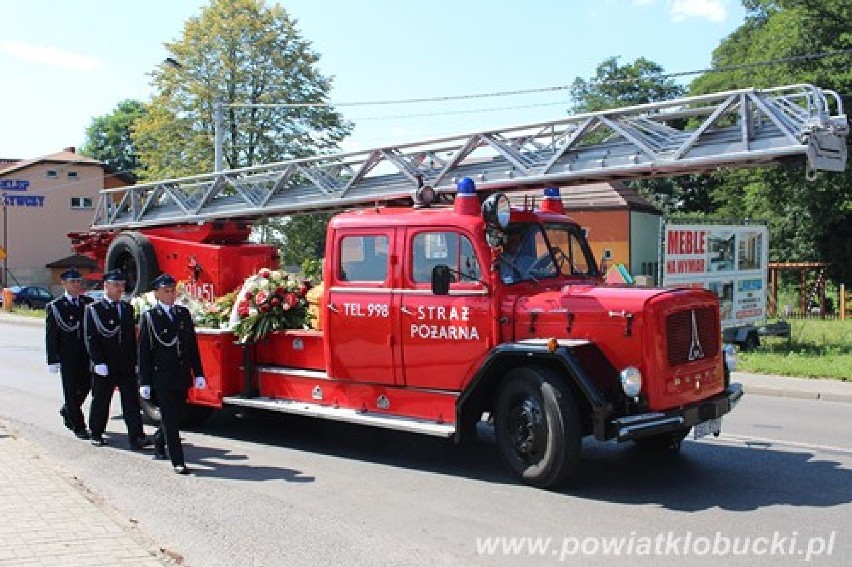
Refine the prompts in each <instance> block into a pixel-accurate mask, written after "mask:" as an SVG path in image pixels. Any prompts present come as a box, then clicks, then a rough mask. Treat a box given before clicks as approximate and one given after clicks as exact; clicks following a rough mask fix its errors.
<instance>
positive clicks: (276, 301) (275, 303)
mask: <svg viewBox="0 0 852 567" xmlns="http://www.w3.org/2000/svg"><path fill="white" fill-rule="evenodd" d="M269 303H270V304H271V305H272V307H278V306H279V305H281V298H280V297H278V296H277V295H273V296H272V299H270V300H269Z"/></svg>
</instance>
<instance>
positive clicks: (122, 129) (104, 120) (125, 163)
mask: <svg viewBox="0 0 852 567" xmlns="http://www.w3.org/2000/svg"><path fill="white" fill-rule="evenodd" d="M146 112H147V110H146V108H145V105H144V104H143V103H141V102H140V101H138V100H125V101H122V102H120V103H118V106H116V107H115V110H113V111H112V112H111V113H109V114H105V115H103V116H98V117H95V118H93V119H92V122H91V124H90V125H89V127H88V128H86V141H85V143H84V144H83V147H82V148H81V149H80V151H81V152H82V153H83V155H87V156H89V157H92V158H94V159H96V160H98V161H100V162H103V163H104V164H106V165H107V166H109V167H110V168H112V169H113V170H114V171H116V172H120V173H127V174H130V175H131V176H133V177H134V178H135V177H137V170H138V169H139V166H140V164H139V157H138V156H137V153H136V148H135V146H134V144H133V138H132V132H133V128H134V124H135V122H136V121H137V120H138V119H139V118H141V117H142V116H144V115H145V113H146Z"/></svg>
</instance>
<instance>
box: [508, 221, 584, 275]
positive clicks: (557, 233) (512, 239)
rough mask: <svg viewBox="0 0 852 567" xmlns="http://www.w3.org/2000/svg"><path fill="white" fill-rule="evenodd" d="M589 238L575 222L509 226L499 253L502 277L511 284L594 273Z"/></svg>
mask: <svg viewBox="0 0 852 567" xmlns="http://www.w3.org/2000/svg"><path fill="white" fill-rule="evenodd" d="M593 259H594V257H593V256H592V253H591V251H590V250H589V247H588V244H587V243H586V239H585V238H583V234H582V232H581V231H580V229H578V227H576V226H575V225H570V224H562V223H551V224H547V225H546V226H545V227H544V230H542V227H541V226H539V225H538V224H535V223H518V224H512V225H509V227H508V229H507V230H506V242H505V244H504V245H503V253H502V254H501V255H500V278H501V279H502V280H503V282H504V283H507V284H512V283H516V282H519V281H522V280H539V279H541V278H552V277H556V276H559V275H566V276H567V275H573V276H594V275H597V273H598V272H597V267H596V266H595V264H594V261H593Z"/></svg>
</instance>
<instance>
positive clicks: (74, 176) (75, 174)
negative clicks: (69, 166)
mask: <svg viewBox="0 0 852 567" xmlns="http://www.w3.org/2000/svg"><path fill="white" fill-rule="evenodd" d="M68 177H69V178H70V179H77V177H79V176H78V175H77V172H76V171H69V172H68Z"/></svg>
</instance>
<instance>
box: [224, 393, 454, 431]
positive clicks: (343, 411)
mask: <svg viewBox="0 0 852 567" xmlns="http://www.w3.org/2000/svg"><path fill="white" fill-rule="evenodd" d="M222 403H223V404H225V405H231V406H242V407H247V408H256V409H265V410H269V411H278V412H281V413H291V414H295V415H304V416H307V417H318V418H321V419H331V420H334V421H345V422H348V423H357V424H359V425H370V426H372V427H382V428H384V429H394V430H396V431H406V432H408V433H419V434H421V435H432V436H434V437H445V438H449V437H452V436H453V435H454V434H455V432H456V427H455V425H453V424H445V423H437V422H434V421H426V420H422V419H414V418H410V417H400V416H396V415H386V414H380V413H374V412H368V411H356V410H353V409H347V408H335V407H331V406H323V405H319V404H310V403H305V402H296V401H292V400H274V399H272V398H241V397H238V396H228V397H226V398H223V399H222Z"/></svg>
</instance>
